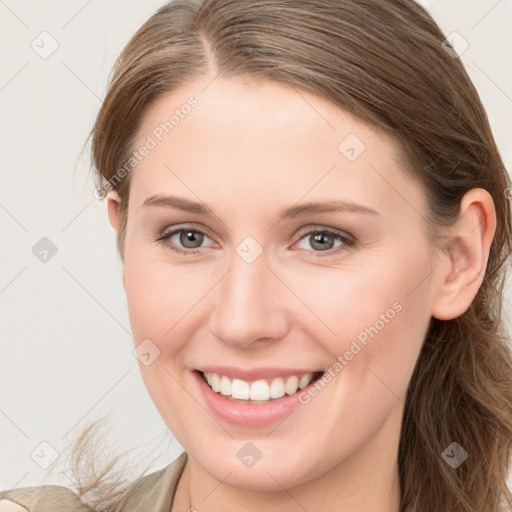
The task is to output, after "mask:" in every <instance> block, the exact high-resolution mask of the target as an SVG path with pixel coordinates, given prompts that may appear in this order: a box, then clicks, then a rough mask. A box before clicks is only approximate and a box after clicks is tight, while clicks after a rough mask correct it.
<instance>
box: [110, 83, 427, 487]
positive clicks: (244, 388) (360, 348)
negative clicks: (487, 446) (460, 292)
mask: <svg viewBox="0 0 512 512" xmlns="http://www.w3.org/2000/svg"><path fill="white" fill-rule="evenodd" d="M191 98H193V99H191ZM187 105H188V106H187ZM171 116H174V117H171ZM143 147H145V148H146V149H141V148H143ZM134 149H135V150H136V151H137V152H138V153H137V155H135V156H134V158H136V161H137V165H136V167H135V168H134V169H133V170H132V171H131V173H132V176H131V180H132V181H131V191H130V200H129V210H128V223H127V231H126V240H125V243H126V245H125V260H124V285H125V290H126V295H127V301H128V308H129V315H130V321H131V326H132V330H133V336H134V340H135V345H136V346H138V348H137V352H138V354H139V359H140V363H139V364H140V369H141V372H142V376H143V379H144V381H145V384H146V386H147V389H148V391H149V393H150V395H151V397H152V399H153V401H154V403H155V404H156V407H157V408H158V410H159V411H160V414H161V415H162V417H163V419H164V420H165V422H166V423H167V425H168V427H169V428H170V430H171V431H172V433H173V434H174V435H175V437H176V438H177V440H178V441H179V443H180V444H181V445H182V446H183V447H184V449H185V450H186V451H187V452H188V453H189V456H190V457H191V458H192V459H193V460H195V461H197V462H198V463H199V464H200V466H201V467H202V468H204V470H206V472H207V473H209V474H210V475H211V476H213V477H215V478H216V479H217V480H223V479H225V480H224V483H229V484H233V485H237V486H239V487H244V488H247V489H260V490H263V489H265V490H275V489H281V488H282V487H286V488H287V487H291V486H293V485H297V484H300V483H304V482H307V481H310V480H313V479H315V478H316V477H319V476H320V475H322V474H324V473H326V472H327V471H329V470H332V469H334V468H338V469H339V471H340V475H341V476H343V475H344V477H345V478H354V471H355V472H356V473H357V471H360V472H361V475H359V477H360V478H363V477H364V475H363V467H362V466H361V465H357V464H356V463H355V461H357V460H364V461H366V462H365V464H368V463H372V464H373V469H375V468H378V467H381V466H382V462H379V461H382V460H385V459H386V454H388V455H396V449H397V446H398V439H399V430H400V422H401V418H402V412H403V407H404V401H405V396H406V390H407V387H408V383H409V380H410V378H411V375H412V371H413V369H414V365H415V363H416V360H417V358H418V355H419V351H420V348H421V345H422V342H423V340H424V337H425V334H426V332H427V329H428V325H429V321H430V318H431V315H432V306H433V302H434V296H435V289H436V287H435V282H434V280H435V279H436V276H437V273H436V268H435V265H434V264H433V263H432V262H431V260H430V257H429V248H430V242H429V239H428V238H427V231H426V222H425V216H426V203H425V197H424V192H423V189H422V187H421V185H420V184H419V183H418V182H416V181H414V180H413V179H412V178H411V177H410V174H409V172H408V171H407V169H405V168H404V167H403V164H400V163H399V161H398V158H399V155H398V152H397V148H396V146H395V145H394V143H393V141H392V140H391V139H389V138H388V137H386V136H385V135H383V134H382V133H380V132H378V131H377V130H375V129H372V128H370V127H369V126H367V125H366V124H363V123H361V122H360V121H358V120H356V119H355V118H354V117H352V116H350V115H348V114H347V113H346V112H344V111H342V110H340V109H338V108H336V107H335V106H334V105H332V104H330V103H328V102H326V101H324V100H321V99H319V98H318V97H316V96H314V95H310V94H307V93H305V92H299V91H296V90H294V89H293V88H289V87H287V86H285V85H279V84H276V83H272V82H260V83H257V82H255V81H248V82H247V83H245V82H243V81H242V80H239V79H238V80H234V79H230V80H227V79H222V78H217V79H216V80H215V81H213V82H212V83H210V85H207V82H206V81H202V82H200V81H197V82H195V83H193V84H190V85H188V86H186V87H183V88H182V89H180V90H179V91H178V92H173V93H172V94H169V95H167V96H164V97H162V98H160V99H159V100H158V101H157V102H156V103H155V104H154V105H153V106H152V108H151V110H150V111H149V113H148V115H147V116H146V117H145V118H144V120H143V124H142V127H141V129H140V131H139V135H138V139H137V142H136V144H135V145H134ZM132 163H135V160H134V161H133V162H132ZM170 196H172V197H173V198H174V200H173V201H174V203H175V206H172V205H171V200H169V201H167V202H166V201H165V200H164V199H163V198H166V197H170ZM156 197H158V198H161V199H162V201H160V202H156V200H155V198H156ZM192 203H193V204H192ZM313 203H315V204H316V205H317V206H315V207H313V206H312V204H313ZM335 203H337V206H338V208H337V209H331V208H330V207H331V206H333V205H335V206H336V204H335ZM179 204H181V205H182V206H183V207H182V208H179V207H177V205H179ZM204 212H206V213H204ZM283 212H286V213H284V214H283ZM111 215H115V214H111ZM112 218H113V217H111V219H112ZM178 229H181V230H182V231H177V232H175V233H171V231H173V230H178ZM167 234H169V236H168V237H167V238H163V237H164V236H165V235H167ZM141 343H142V344H141ZM139 344H141V345H140V346H139ZM198 369H202V370H203V371H205V370H209V371H214V373H217V374H219V375H221V376H222V375H224V378H223V379H221V380H220V386H221V387H222V392H224V393H229V392H230V390H231V391H233V392H234V393H235V396H240V397H242V396H246V399H243V398H240V399H239V401H238V402H237V401H234V400H232V399H231V400H230V399H228V398H226V397H225V395H223V394H222V392H221V393H215V392H214V391H213V390H210V388H209V387H207V385H206V384H205V383H204V380H203V379H202V378H201V377H200V375H199V374H198V372H197V370H198ZM317 371H324V372H326V373H325V375H324V377H323V379H322V378H321V379H320V380H319V381H316V383H315V382H313V383H312V384H310V385H309V386H307V387H305V388H303V389H299V391H298V392H297V393H294V392H293V390H294V389H296V385H297V379H294V378H293V376H297V377H301V376H302V375H304V374H307V373H308V372H311V373H313V372H317ZM230 376H231V377H233V378H235V377H236V378H238V379H239V380H241V381H242V382H236V385H235V386H234V387H233V388H230V387H229V384H230V382H231V381H230V380H228V379H226V377H230ZM279 376H282V377H284V379H283V382H282V383H281V382H280V380H279V379H276V380H275V381H274V382H272V378H274V377H279ZM290 376H292V378H291V379H290V378H289V377H290ZM329 377H330V378H329ZM213 378H214V380H215V379H216V377H213ZM266 379H269V380H268V382H267V384H265V383H263V382H261V381H262V380H266ZM255 381H260V382H258V383H256V385H253V383H254V382H255ZM269 383H270V384H271V386H270V387H269V386H268V384H269ZM286 383H287V388H286V389H287V391H288V392H290V393H291V394H290V395H288V394H287V391H286V390H285V391H284V393H285V396H284V397H283V398H281V399H279V398H272V399H270V400H266V401H264V403H249V400H248V399H247V398H249V397H250V396H253V397H260V398H261V397H264V396H265V393H267V394H268V393H269V391H270V390H273V391H272V393H273V394H274V396H279V395H281V394H282V393H283V389H282V388H283V384H286ZM299 383H300V381H299ZM304 383H305V379H304V380H303V381H302V384H304ZM217 384H219V383H217ZM294 385H295V387H294ZM251 390H252V391H251ZM251 392H253V393H254V394H253V395H250V394H247V395H244V393H251ZM237 393H240V395H237ZM259 393H262V394H261V395H260V394H259ZM349 462H350V467H351V472H350V475H349V474H348V472H347V473H346V474H344V473H343V468H344V467H345V468H348V467H349ZM355 468H357V470H355ZM388 469H389V468H388ZM226 475H229V476H228V477H226Z"/></svg>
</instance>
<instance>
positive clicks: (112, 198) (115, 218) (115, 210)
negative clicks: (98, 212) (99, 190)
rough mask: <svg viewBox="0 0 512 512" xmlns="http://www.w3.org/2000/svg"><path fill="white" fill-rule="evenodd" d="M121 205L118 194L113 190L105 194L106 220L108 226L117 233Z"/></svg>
mask: <svg viewBox="0 0 512 512" xmlns="http://www.w3.org/2000/svg"><path fill="white" fill-rule="evenodd" d="M120 204H121V199H120V197H119V194H118V193H117V192H116V191H115V190H111V191H110V192H109V193H108V194H107V211H108V219H109V222H110V225H111V226H112V228H113V229H114V231H116V232H117V229H118V227H119V205H120Z"/></svg>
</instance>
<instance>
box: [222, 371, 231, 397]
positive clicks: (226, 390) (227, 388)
mask: <svg viewBox="0 0 512 512" xmlns="http://www.w3.org/2000/svg"><path fill="white" fill-rule="evenodd" d="M219 391H220V394H221V395H231V381H230V380H229V378H228V377H226V376H224V375H223V376H222V377H221V378H220V389H219Z"/></svg>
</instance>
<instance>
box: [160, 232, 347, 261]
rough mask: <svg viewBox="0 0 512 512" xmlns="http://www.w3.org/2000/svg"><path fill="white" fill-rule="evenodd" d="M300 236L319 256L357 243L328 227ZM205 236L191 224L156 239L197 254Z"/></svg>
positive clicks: (170, 246)
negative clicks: (306, 240)
mask: <svg viewBox="0 0 512 512" xmlns="http://www.w3.org/2000/svg"><path fill="white" fill-rule="evenodd" d="M299 236H300V240H299V242H300V241H302V240H305V239H307V238H308V237H309V239H310V241H309V245H310V247H313V249H315V251H313V252H319V253H322V254H319V255H318V256H329V255H331V254H334V253H338V252H341V251H343V250H346V249H348V248H351V247H354V246H355V245H356V244H357V241H356V238H355V237H353V236H352V235H349V234H346V233H343V232H342V231H338V230H334V229H332V228H326V227H322V228H321V229H312V230H309V231H307V232H305V233H304V232H302V233H301V234H299ZM173 238H174V239H175V240H173ZM205 238H209V237H208V235H207V234H206V233H205V232H204V231H202V230H200V229H197V228H192V227H190V226H178V227H176V228H174V229H172V230H171V231H167V232H164V233H162V234H161V235H160V236H159V237H158V238H157V239H156V241H157V242H160V243H163V244H164V245H165V246H166V247H168V248H169V249H171V250H172V251H175V252H177V253H181V254H197V253H198V252H200V249H201V245H202V243H203V242H204V240H205ZM336 239H337V240H338V241H339V244H338V245H337V246H336V245H335V240H336ZM302 249H304V247H302ZM306 249H307V248H306Z"/></svg>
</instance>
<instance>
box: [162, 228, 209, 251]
mask: <svg viewBox="0 0 512 512" xmlns="http://www.w3.org/2000/svg"><path fill="white" fill-rule="evenodd" d="M175 237H176V239H175V241H173V238H175ZM205 237H206V238H209V237H208V236H207V235H206V233H204V232H203V231H201V230H199V229H196V228H191V227H187V226H180V227H178V228H175V229H173V230H172V231H168V232H164V233H163V234H162V235H161V236H160V237H158V238H157V239H156V241H157V242H161V243H163V244H164V245H165V246H166V247H169V249H171V250H173V251H176V252H178V253H182V254H188V253H192V254H195V253H197V252H199V248H200V247H201V244H202V242H203V241H204V239H205ZM178 244H180V245H182V246H183V248H182V247H180V246H179V245H178Z"/></svg>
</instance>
